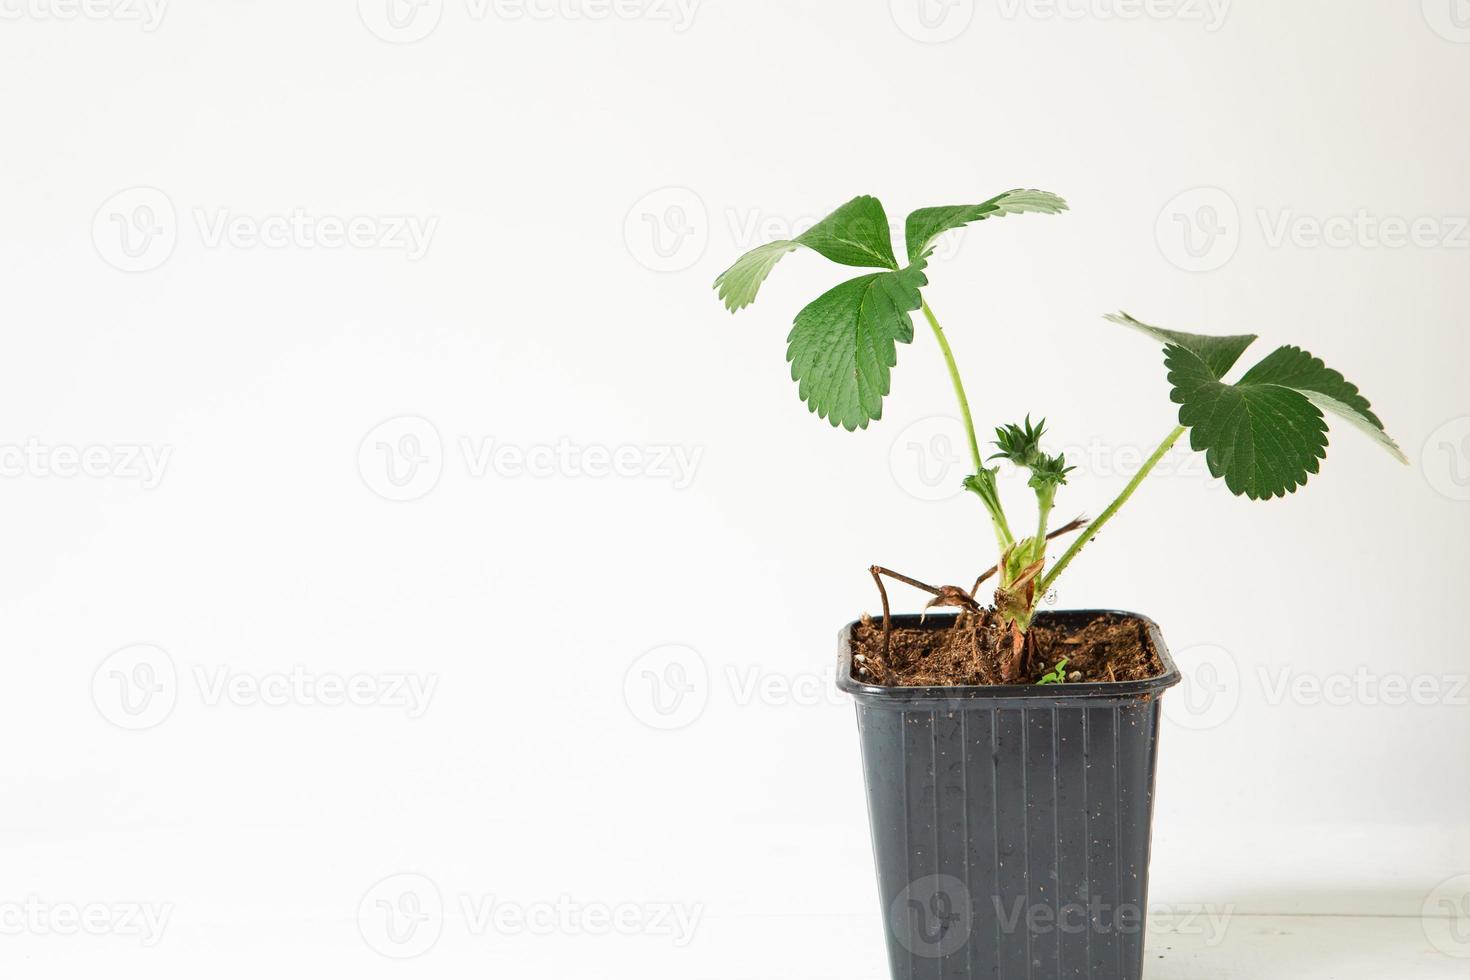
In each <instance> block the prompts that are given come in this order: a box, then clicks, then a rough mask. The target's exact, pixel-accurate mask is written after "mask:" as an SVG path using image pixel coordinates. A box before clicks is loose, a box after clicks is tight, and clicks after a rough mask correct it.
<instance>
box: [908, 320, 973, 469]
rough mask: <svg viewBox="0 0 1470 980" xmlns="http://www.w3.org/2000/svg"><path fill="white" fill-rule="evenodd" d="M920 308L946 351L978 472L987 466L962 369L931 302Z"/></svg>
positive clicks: (971, 454) (940, 345) (966, 433)
mask: <svg viewBox="0 0 1470 980" xmlns="http://www.w3.org/2000/svg"><path fill="white" fill-rule="evenodd" d="M919 308H920V309H921V310H923V311H924V318H925V319H927V320H928V321H929V326H931V327H933V328H934V339H935V340H938V341H939V349H940V350H941V351H943V352H944V363H945V364H946V365H948V366H949V380H950V381H952V382H954V393H955V396H956V397H957V398H959V400H960V412H961V413H962V414H963V415H964V416H965V435H967V436H969V438H970V456H971V458H973V459H974V460H975V472H977V473H978V472H980V470H981V469H982V468H983V467H984V466H985V461H984V460H983V459H981V458H980V441H979V440H978V439H976V438H975V420H974V418H972V417H971V416H970V400H969V399H968V398H966V397H965V384H964V382H963V381H961V380H960V369H959V367H958V366H957V365H956V364H955V362H954V351H952V350H950V349H949V341H948V340H945V339H944V328H943V327H941V326H940V325H939V321H938V320H936V319H934V311H933V310H931V309H929V304H928V303H927V302H924V303H923V304H922V305H921V306H920V307H919Z"/></svg>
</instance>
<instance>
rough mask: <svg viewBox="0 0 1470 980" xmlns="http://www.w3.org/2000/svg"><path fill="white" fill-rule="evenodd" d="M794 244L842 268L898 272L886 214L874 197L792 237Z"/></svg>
mask: <svg viewBox="0 0 1470 980" xmlns="http://www.w3.org/2000/svg"><path fill="white" fill-rule="evenodd" d="M796 242H797V244H799V245H805V246H806V247H807V248H810V249H812V250H813V251H816V252H819V253H820V254H822V255H825V256H826V257H827V258H829V259H831V260H832V261H833V262H837V263H840V264H842V265H855V266H858V267H859V268H880V269H894V270H897V269H898V259H896V258H894V257H893V234H892V230H891V229H890V227H889V224H888V214H887V213H886V212H885V211H884V210H883V205H882V204H881V203H879V201H878V199H877V198H876V197H855V198H853V199H852V200H851V201H848V202H847V203H846V204H844V205H842V207H840V208H838V209H837V210H836V211H833V212H832V213H831V214H829V215H827V217H825V218H823V219H822V220H821V221H819V222H818V223H817V224H815V225H813V226H812V227H811V228H809V229H807V231H806V233H805V234H802V235H798V236H796Z"/></svg>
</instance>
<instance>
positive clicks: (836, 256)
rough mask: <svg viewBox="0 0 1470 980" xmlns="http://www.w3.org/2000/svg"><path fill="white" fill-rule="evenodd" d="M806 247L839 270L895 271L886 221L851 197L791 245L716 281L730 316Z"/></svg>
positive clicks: (746, 260)
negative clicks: (778, 266) (845, 267)
mask: <svg viewBox="0 0 1470 980" xmlns="http://www.w3.org/2000/svg"><path fill="white" fill-rule="evenodd" d="M802 246H805V247H807V248H809V249H811V250H813V251H814V252H817V253H818V254H820V255H823V256H825V257H826V258H829V259H831V260H832V261H833V262H837V263H839V264H841V265H853V266H858V267H860V268H877V269H897V268H898V260H897V259H896V258H894V255H893V236H892V233H891V232H890V229H889V226H888V215H887V213H886V212H885V211H884V210H883V205H882V203H880V202H879V201H878V199H877V198H876V197H855V198H853V199H852V200H851V201H848V202H847V203H846V204H844V205H842V207H840V208H838V209H837V210H836V211H833V212H832V213H831V214H829V215H827V217H825V218H823V219H822V220H821V221H820V222H818V223H817V224H815V225H813V226H812V227H811V228H809V229H807V231H806V232H805V233H804V234H801V235H798V236H796V238H794V239H790V240H782V241H776V242H768V243H766V244H765V245H761V246H759V247H758V248H754V249H751V250H750V251H749V252H746V253H745V254H744V255H742V256H741V257H740V258H739V259H737V260H736V261H735V264H734V265H732V266H731V267H730V268H728V269H726V270H725V271H724V272H722V273H720V275H719V277H718V278H717V279H715V289H716V290H718V291H719V295H720V299H722V300H723V301H724V303H725V308H726V309H728V310H729V311H730V312H731V313H734V312H736V311H738V310H742V309H744V308H745V307H747V306H749V305H750V304H751V303H754V302H755V297H756V294H757V293H759V292H760V288H761V284H762V283H764V282H765V281H766V277H767V276H769V275H770V274H771V270H772V269H774V268H775V267H776V263H777V262H780V261H781V259H782V258H783V257H784V256H785V255H786V254H787V253H788V252H794V251H796V249H797V248H800V247H802Z"/></svg>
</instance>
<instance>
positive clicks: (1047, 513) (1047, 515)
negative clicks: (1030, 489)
mask: <svg viewBox="0 0 1470 980" xmlns="http://www.w3.org/2000/svg"><path fill="white" fill-rule="evenodd" d="M1053 493H1055V491H1053ZM1052 506H1053V504H1052V501H1051V500H1047V499H1045V498H1043V497H1042V495H1041V494H1039V493H1038V494H1037V495H1036V512H1037V514H1038V515H1039V516H1038V518H1037V521H1036V550H1037V551H1038V552H1039V553H1040V554H1038V555H1037V557H1038V558H1039V557H1041V555H1044V554H1046V524H1047V521H1048V520H1050V519H1051V509H1052Z"/></svg>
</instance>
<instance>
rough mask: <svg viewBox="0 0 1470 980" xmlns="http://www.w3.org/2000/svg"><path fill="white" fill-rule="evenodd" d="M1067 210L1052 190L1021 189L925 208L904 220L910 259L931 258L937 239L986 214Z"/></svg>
mask: <svg viewBox="0 0 1470 980" xmlns="http://www.w3.org/2000/svg"><path fill="white" fill-rule="evenodd" d="M1065 210H1067V202H1066V201H1064V200H1062V199H1061V198H1060V197H1058V196H1057V195H1055V194H1052V193H1050V192H1049V191H1033V190H1023V189H1017V190H1013V191H1006V192H1005V193H1004V194H998V195H996V196H995V197H992V198H991V199H990V200H988V201H986V202H985V203H983V204H955V205H950V206H948V207H939V208H922V209H920V210H918V211H915V212H914V213H913V214H911V215H909V217H908V220H907V221H906V222H904V241H905V242H906V243H907V245H908V252H909V261H910V262H913V261H914V260H916V259H918V258H921V257H922V258H928V257H929V256H930V255H932V254H933V252H934V241H935V239H937V238H938V237H939V236H940V235H942V234H944V233H945V232H947V231H953V230H954V229H956V228H962V227H964V226H965V225H968V224H970V223H971V222H974V221H982V220H984V219H985V218H1003V217H1005V216H1006V215H1008V214H1027V213H1031V214H1057V213H1059V212H1062V211H1065Z"/></svg>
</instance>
